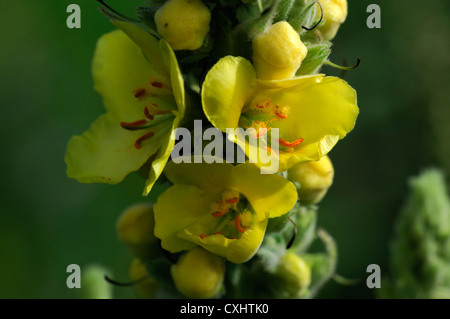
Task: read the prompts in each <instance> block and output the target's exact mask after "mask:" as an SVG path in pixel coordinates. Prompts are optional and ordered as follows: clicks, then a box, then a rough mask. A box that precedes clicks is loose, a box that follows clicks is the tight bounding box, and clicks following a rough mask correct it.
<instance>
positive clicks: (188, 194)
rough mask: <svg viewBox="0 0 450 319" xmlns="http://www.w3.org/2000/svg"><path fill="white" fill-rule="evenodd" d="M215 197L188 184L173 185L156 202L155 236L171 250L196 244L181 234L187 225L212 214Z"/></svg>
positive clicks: (185, 248) (183, 248)
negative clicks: (211, 208) (180, 235)
mask: <svg viewBox="0 0 450 319" xmlns="http://www.w3.org/2000/svg"><path fill="white" fill-rule="evenodd" d="M212 202H213V198H212V197H211V196H210V194H208V193H207V192H205V191H203V190H200V189H198V188H197V187H195V186H189V185H173V186H172V187H170V188H169V189H168V190H166V191H165V192H164V193H163V194H162V195H160V196H159V198H158V201H157V203H156V204H155V206H154V207H153V208H154V212H155V224H156V226H155V236H156V237H158V238H159V239H161V245H162V247H163V248H164V249H166V250H168V251H170V252H179V251H182V250H187V249H190V248H192V247H194V246H195V244H194V243H193V242H191V241H188V240H185V239H182V238H180V237H178V234H179V233H180V232H182V231H183V230H184V229H185V228H186V227H187V226H189V225H191V224H195V223H196V222H197V221H198V220H199V219H200V218H202V217H203V216H205V215H208V214H209V207H210V204H211V203H212Z"/></svg>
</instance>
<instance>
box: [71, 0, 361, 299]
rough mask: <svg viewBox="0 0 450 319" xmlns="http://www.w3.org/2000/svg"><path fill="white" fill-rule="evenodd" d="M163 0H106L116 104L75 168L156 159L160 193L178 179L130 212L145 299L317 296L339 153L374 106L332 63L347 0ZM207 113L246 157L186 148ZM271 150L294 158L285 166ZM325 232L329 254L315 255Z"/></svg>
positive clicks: (109, 88)
mask: <svg viewBox="0 0 450 319" xmlns="http://www.w3.org/2000/svg"><path fill="white" fill-rule="evenodd" d="M149 2H150V3H147V4H146V5H145V6H142V7H138V8H137V13H138V19H137V20H136V19H130V18H127V17H125V16H123V15H122V14H120V13H118V12H117V11H115V10H113V9H112V8H110V7H109V6H107V5H106V4H104V2H103V1H102V2H101V3H102V4H103V5H104V7H102V8H101V11H102V12H103V13H104V14H105V15H106V16H107V17H108V18H109V19H110V20H111V22H112V23H113V24H114V25H115V26H116V27H117V28H118V30H115V31H112V32H110V33H108V34H106V35H104V36H102V37H101V38H100V39H99V41H98V43H97V48H96V50H95V54H94V60H93V67H92V72H93V77H94V83H95V89H96V90H97V91H98V92H99V93H100V95H101V96H102V98H103V104H104V106H105V108H106V111H107V112H106V113H105V114H103V115H101V116H100V117H99V118H98V119H97V120H96V121H95V122H94V123H93V124H92V126H91V127H90V128H89V129H88V130H87V131H86V132H84V133H83V134H82V135H78V136H74V137H72V139H71V140H70V142H69V145H68V149H67V153H66V157H65V161H66V163H67V175H68V176H69V177H71V178H74V179H77V180H78V181H80V182H82V183H108V184H116V183H119V182H121V181H122V180H123V179H124V178H125V177H126V176H127V175H128V174H130V173H132V172H140V173H141V174H144V176H145V178H146V182H145V186H144V191H143V194H144V195H148V194H149V193H150V192H151V190H152V188H153V186H154V185H155V183H160V184H161V185H165V190H164V192H163V193H162V194H161V195H160V196H159V197H158V199H157V201H156V203H148V202H147V203H144V204H135V205H133V206H131V207H130V208H128V209H126V210H125V211H124V213H123V214H122V215H121V216H120V218H119V220H118V223H117V231H118V234H119V239H120V240H121V241H122V242H123V243H124V244H126V245H127V247H128V248H129V249H130V251H131V252H132V253H133V255H134V256H135V260H134V261H133V263H132V266H131V270H130V277H131V279H132V280H137V281H136V289H137V291H138V292H139V294H140V296H142V297H148V298H155V297H156V298H157V297H170V296H172V297H176V296H180V294H181V295H182V296H187V297H191V298H212V297H221V296H224V297H273V298H302V297H311V296H313V295H314V293H315V292H316V291H317V290H318V289H319V288H320V286H321V285H322V284H323V283H324V282H325V281H326V280H327V279H328V278H329V277H330V276H331V275H332V274H333V272H334V265H335V262H336V260H335V258H336V247H335V245H334V242H333V240H332V239H331V237H330V236H329V235H328V234H327V233H326V232H325V231H323V230H317V229H316V222H317V216H316V215H317V214H316V211H317V206H315V205H316V204H317V203H319V202H320V200H321V199H322V198H323V197H324V196H325V194H326V192H327V190H328V188H329V187H330V186H331V184H332V180H333V175H334V169H333V166H332V164H331V161H330V159H329V158H328V156H327V154H328V153H329V152H330V150H331V149H332V148H333V147H334V146H335V145H336V143H337V142H338V141H339V140H340V139H342V138H344V137H345V136H346V135H347V133H349V132H350V131H351V130H352V129H353V127H354V125H355V121H356V118H357V116H358V112H359V110H358V107H357V104H356V92H355V90H353V89H352V88H351V87H350V86H349V85H348V84H347V83H346V82H345V81H344V80H342V79H340V78H337V77H332V76H325V75H324V74H321V73H319V70H320V69H321V66H322V65H323V64H324V63H326V62H327V61H328V60H327V59H328V56H329V54H330V52H331V51H330V47H331V42H330V40H331V39H332V38H333V37H334V36H335V34H336V32H337V30H338V28H339V25H340V24H341V23H343V22H344V20H345V18H346V15H347V3H346V0H327V1H325V0H322V1H320V2H319V1H315V0H296V1H294V0H245V1H244V0H231V1H221V0H217V1H215V0H203V1H202V0H167V1H160V0H152V1H149ZM194 120H202V121H203V125H204V126H205V128H208V127H209V128H215V129H216V130H217V132H218V134H219V135H222V136H223V137H225V138H224V140H223V141H224V142H223V143H224V145H225V144H227V143H234V144H232V145H233V146H236V147H238V148H240V149H242V151H243V152H244V153H245V158H246V161H244V162H241V163H230V162H226V161H224V160H223V159H224V155H226V154H223V152H221V151H218V150H217V149H216V150H215V152H214V154H210V155H204V156H200V155H196V154H194V153H192V152H189V151H190V149H188V150H187V151H188V152H187V153H189V154H183V156H182V157H181V158H180V157H179V158H177V159H176V160H175V158H174V154H172V160H170V158H171V153H172V150H173V149H174V146H175V144H176V141H177V140H176V138H177V130H178V129H181V128H183V129H185V130H193V123H194ZM230 129H231V130H233V131H234V132H235V134H230V133H229V130H230ZM244 130H249V132H250V133H251V134H240V133H236V132H243V131H244ZM185 151H186V150H185ZM222 151H223V149H222ZM263 152H264V153H266V154H268V155H269V156H270V157H271V158H276V159H277V161H278V162H279V165H278V166H277V169H276V171H274V172H270V173H271V174H268V173H267V171H264V169H265V168H267V166H268V163H267V162H266V161H263V160H262V158H261V156H260V154H261V153H263ZM227 158H228V157H227ZM316 238H319V239H321V240H322V241H323V243H324V244H325V247H326V252H324V253H314V254H313V253H308V251H307V250H308V248H309V246H310V244H311V242H312V241H313V240H314V239H316ZM147 277H148V278H147ZM143 278H147V279H145V280H144V281H142V280H139V279H143ZM261 278H264V280H263V281H262V279H261Z"/></svg>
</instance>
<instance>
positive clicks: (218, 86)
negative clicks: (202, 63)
mask: <svg viewBox="0 0 450 319" xmlns="http://www.w3.org/2000/svg"><path fill="white" fill-rule="evenodd" d="M255 85H256V75H255V70H254V69H253V66H252V65H251V63H250V62H249V61H247V60H246V59H244V58H241V57H232V56H226V57H224V58H222V59H220V60H219V62H217V63H216V64H215V65H214V66H213V67H212V69H211V70H210V71H209V72H208V74H207V75H206V78H205V81H204V82H203V86H202V93H201V94H202V104H203V110H204V112H205V114H206V117H207V118H208V120H209V121H210V122H211V123H212V124H213V125H214V126H215V127H217V128H218V129H220V130H221V131H223V132H225V130H226V129H227V128H236V127H238V123H239V117H240V115H241V110H242V108H243V107H244V104H245V102H246V101H247V99H248V97H249V96H250V95H251V94H252V93H253V91H254V88H255Z"/></svg>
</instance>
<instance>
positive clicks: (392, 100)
mask: <svg viewBox="0 0 450 319" xmlns="http://www.w3.org/2000/svg"><path fill="white" fill-rule="evenodd" d="M71 3H77V4H79V5H80V7H81V10H82V28H81V29H68V28H67V27H66V18H67V16H68V13H66V8H67V6H68V5H69V4H71ZM108 3H109V4H110V5H111V6H113V7H114V8H116V9H118V10H121V11H123V12H125V13H127V14H128V15H133V14H134V12H133V7H134V6H136V5H139V4H141V3H142V1H141V0H128V1H123V0H122V1H121V0H109V1H108ZM370 3H378V4H379V5H380V6H381V9H382V28H381V29H368V28H367V27H366V19H367V16H368V13H366V8H367V6H368V5H369V4H370ZM97 7H98V4H97V3H96V2H95V1H93V0H64V1H63V0H61V1H54V0H40V1H34V0H20V1H2V2H1V3H0V21H1V25H2V28H1V29H0V30H1V31H0V39H1V40H2V42H1V43H2V49H1V50H0V70H1V79H0V81H1V83H0V85H1V90H0V102H1V107H2V116H1V117H0V132H1V135H0V136H1V139H0V145H1V149H2V156H1V157H0V164H1V165H2V167H3V174H2V178H1V181H0V187H1V193H0V194H1V195H0V196H1V201H0V207H1V209H0V256H2V257H1V258H0V298H69V297H70V293H71V292H70V291H69V289H68V288H67V287H66V277H67V275H68V274H67V273H66V267H67V265H69V264H72V263H76V264H79V265H80V266H81V267H82V271H83V265H87V264H90V263H98V264H101V265H104V266H106V267H107V268H108V269H111V270H113V273H112V275H113V276H114V277H115V279H117V280H122V281H126V280H127V278H128V267H129V264H130V263H131V256H130V254H129V253H128V252H127V250H126V249H125V247H124V246H123V245H122V244H120V243H119V241H118V239H117V235H116V233H115V222H116V219H117V217H118V216H119V214H120V212H121V211H122V210H123V209H124V208H125V207H126V206H128V205H129V204H132V203H134V202H135V201H142V200H149V199H143V198H142V197H141V196H140V194H141V191H142V186H143V180H142V179H141V178H140V177H139V176H137V174H135V175H131V176H129V177H128V178H127V179H126V180H125V182H123V183H122V184H119V185H117V186H109V185H84V184H79V183H77V182H76V181H73V180H70V179H68V178H67V177H66V176H65V164H64V152H65V148H66V144H67V141H68V140H69V138H70V136H72V135H73V134H79V133H81V132H82V131H84V130H85V129H87V128H88V127H89V125H90V123H91V122H92V121H93V120H94V119H95V118H96V117H97V116H98V115H99V114H101V113H102V112H103V107H102V104H101V99H100V96H99V95H98V94H97V93H96V92H95V91H94V90H93V82H92V77H91V72H90V65H91V59H92V55H93V52H94V49H95V43H96V40H97V39H98V38H99V37H100V35H102V34H103V33H105V32H107V31H109V30H113V29H114V28H113V26H112V25H111V24H110V23H109V22H108V21H107V19H106V18H104V17H103V16H102V15H101V14H100V13H99V12H98V11H97V10H96V8H97ZM449 9H450V3H449V2H448V1H445V0H431V1H427V2H426V4H424V2H423V1H419V0H398V1H386V0H378V1H375V0H349V17H348V18H347V21H346V23H345V24H344V25H343V26H342V27H341V29H340V31H339V33H338V35H337V37H336V38H335V40H334V41H333V42H334V43H335V44H334V46H333V47H332V50H333V51H332V54H331V56H330V59H331V60H332V61H334V62H336V63H342V61H343V59H344V58H345V59H347V60H348V62H349V63H350V64H351V63H352V62H353V61H354V60H356V57H357V56H360V57H361V58H362V59H363V62H362V64H361V66H360V67H359V68H358V69H356V70H354V71H351V72H348V73H347V75H346V77H345V79H346V80H347V81H348V82H349V83H350V84H351V85H352V86H353V87H354V88H355V89H356V90H357V91H358V96H359V106H360V109H361V114H360V116H359V118H358V122H357V125H356V128H355V129H354V131H353V132H351V133H350V134H349V135H348V137H347V138H346V139H344V140H343V141H341V142H340V143H339V144H338V145H337V147H336V148H335V149H334V150H333V152H332V153H331V154H330V158H331V159H332V160H333V164H334V167H335V170H336V177H335V182H334V185H333V186H332V187H331V189H330V190H329V193H328V195H327V196H326V197H325V199H324V201H323V202H322V203H321V205H320V210H319V220H318V223H319V226H320V227H323V228H325V229H327V231H328V232H329V233H330V234H331V235H332V236H333V237H334V238H335V239H336V242H337V245H338V248H339V262H338V266H337V271H338V273H339V274H340V275H343V276H346V277H351V278H363V279H364V280H363V281H362V282H363V283H365V276H366V275H367V274H366V272H365V271H366V267H367V265H369V264H372V263H376V264H379V265H380V266H381V269H382V272H383V271H384V270H386V271H387V269H388V267H387V265H388V262H387V259H388V243H389V240H390V239H391V234H392V225H393V220H394V219H395V216H396V214H397V212H398V210H399V207H400V206H401V203H402V201H403V199H404V197H405V194H406V193H407V184H406V180H407V177H408V176H411V175H415V174H417V172H418V171H420V169H421V168H422V167H425V166H430V165H434V166H439V167H442V168H443V169H444V170H445V171H446V172H447V173H448V172H449V171H450V161H449V160H448V158H449V156H450V147H449V145H448V144H449V142H448V141H450V126H449V125H448V124H449V123H450V108H449V105H450V95H449V94H450V90H449V87H450V86H449V84H450V83H449V82H450V75H449V74H450V59H448V57H447V54H448V52H449V51H450V38H449V37H448V34H450V16H449V15H448V12H449ZM322 71H323V72H325V73H327V74H330V75H339V74H340V71H336V70H334V69H332V68H330V67H328V66H325V67H324V68H323V70H322ZM157 191H158V190H156V192H157ZM154 197H155V194H153V195H152V197H151V198H150V200H151V199H152V198H153V199H154ZM114 296H115V297H121V298H132V297H135V294H134V292H133V289H132V288H118V289H117V288H115V289H114ZM373 296H374V293H373V291H371V290H369V289H368V288H367V287H365V285H364V284H361V285H357V286H342V285H338V284H336V283H329V284H327V285H326V286H325V288H324V289H323V290H322V292H321V294H320V295H319V297H322V298H354V297H358V298H371V297H373Z"/></svg>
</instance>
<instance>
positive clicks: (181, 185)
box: [154, 162, 297, 263]
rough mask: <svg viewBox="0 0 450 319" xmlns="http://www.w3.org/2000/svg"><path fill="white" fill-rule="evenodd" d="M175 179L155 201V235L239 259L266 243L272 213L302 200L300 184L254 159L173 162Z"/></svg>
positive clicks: (177, 245)
mask: <svg viewBox="0 0 450 319" xmlns="http://www.w3.org/2000/svg"><path fill="white" fill-rule="evenodd" d="M164 173H165V175H166V177H167V178H168V179H169V180H170V181H171V182H172V183H174V185H173V186H172V187H170V188H169V189H168V190H166V191H165V192H164V193H163V194H162V195H160V196H159V198H158V202H157V203H156V204H155V206H154V210H155V223H156V227H155V235H156V237H158V238H160V239H161V244H162V247H163V248H164V249H166V250H168V251H170V252H173V253H175V252H180V251H183V250H188V249H192V248H193V247H195V246H196V245H198V246H201V247H203V248H205V249H206V250H209V251H210V252H212V253H214V254H216V255H219V256H222V257H224V258H226V259H227V260H229V261H231V262H233V263H243V262H245V261H247V260H249V259H250V258H251V257H252V256H253V255H254V254H255V253H256V251H257V250H258V248H259V246H260V245H261V242H262V239H263V237H264V233H265V230H266V226H267V222H268V218H273V217H278V216H281V215H283V214H285V213H287V212H288V211H289V210H290V209H291V208H292V207H293V206H294V205H295V203H296V200H297V192H296V189H295V186H294V185H293V184H292V183H290V182H289V181H287V180H286V179H284V178H282V177H280V176H278V175H267V174H261V173H260V170H259V169H258V168H257V167H256V166H255V165H253V164H250V163H244V164H240V165H237V166H233V165H231V164H228V163H212V164H206V163H195V162H193V163H189V164H188V163H186V164H185V163H180V164H175V163H173V162H170V163H168V164H167V166H166V169H165V171H164Z"/></svg>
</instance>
